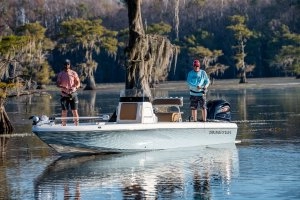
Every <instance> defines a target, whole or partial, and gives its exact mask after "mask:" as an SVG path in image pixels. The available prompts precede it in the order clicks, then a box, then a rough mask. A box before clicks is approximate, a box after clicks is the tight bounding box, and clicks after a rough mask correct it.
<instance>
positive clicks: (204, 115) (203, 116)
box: [202, 108, 207, 122]
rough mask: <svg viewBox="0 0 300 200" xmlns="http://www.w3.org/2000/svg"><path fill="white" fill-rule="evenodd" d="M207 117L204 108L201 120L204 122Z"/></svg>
mask: <svg viewBox="0 0 300 200" xmlns="http://www.w3.org/2000/svg"><path fill="white" fill-rule="evenodd" d="M206 117H207V110H206V109H205V108H202V120H203V121H204V122H206Z"/></svg>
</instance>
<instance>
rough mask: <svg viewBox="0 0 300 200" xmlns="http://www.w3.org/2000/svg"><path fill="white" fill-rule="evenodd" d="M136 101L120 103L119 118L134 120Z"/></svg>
mask: <svg viewBox="0 0 300 200" xmlns="http://www.w3.org/2000/svg"><path fill="white" fill-rule="evenodd" d="M137 106H138V105H137V104H136V103H122V106H121V108H120V109H121V110H120V120H136V112H137Z"/></svg>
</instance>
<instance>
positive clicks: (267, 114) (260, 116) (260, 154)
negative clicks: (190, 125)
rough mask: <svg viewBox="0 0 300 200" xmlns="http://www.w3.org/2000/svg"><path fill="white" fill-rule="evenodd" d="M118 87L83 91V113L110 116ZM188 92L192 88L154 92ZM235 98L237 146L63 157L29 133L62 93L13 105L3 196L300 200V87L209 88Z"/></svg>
mask: <svg viewBox="0 0 300 200" xmlns="http://www.w3.org/2000/svg"><path fill="white" fill-rule="evenodd" d="M118 95H119V93H118V92H115V91H94V92H80V96H79V99H80V109H79V113H80V115H81V116H85V115H93V116H97V115H99V114H103V113H112V112H113V111H114V109H115V106H116V105H117V102H118ZM156 95H157V96H167V95H168V96H173V97H175V96H183V98H184V106H183V111H184V118H187V117H188V116H189V110H188V105H189V101H188V94H187V92H186V91H180V90H179V91H178V90H171V91H167V90H162V91H156ZM218 98H224V99H226V100H227V101H229V102H230V103H231V107H232V120H233V121H235V122H236V123H237V124H238V127H239V129H238V136H237V140H239V141H241V142H240V143H238V144H236V145H229V146H228V145H227V146H215V147H198V148H190V149H181V150H168V151H156V152H144V153H137V154H114V155H105V156H86V157H79V158H64V159H61V158H59V157H58V156H57V155H56V154H55V153H54V152H53V151H52V150H51V149H49V148H48V146H46V145H45V144H43V143H42V142H41V141H40V140H39V139H38V138H36V137H35V136H34V135H32V134H31V131H30V129H31V124H30V123H31V122H30V121H29V120H28V117H29V116H31V115H32V114H38V115H41V114H46V115H53V114H54V115H57V116H59V115H60V106H59V94H58V93H57V92H51V93H50V95H33V96H23V97H20V98H18V99H14V100H10V101H9V102H7V106H6V110H7V112H8V114H9V117H10V119H11V120H12V121H13V123H14V127H15V129H16V131H15V132H16V134H15V135H14V137H9V136H4V137H3V136H2V137H0V144H1V148H0V150H1V156H0V199H22V200H23V199H253V198H256V199H300V190H299V188H300V181H299V180H300V171H299V169H300V161H299V160H300V145H299V144H300V123H299V122H300V105H299V99H300V88H299V87H290V88H278V89H240V90H233V89H230V90H210V92H209V94H208V99H218Z"/></svg>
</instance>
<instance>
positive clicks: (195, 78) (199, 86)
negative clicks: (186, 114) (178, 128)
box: [187, 60, 210, 122]
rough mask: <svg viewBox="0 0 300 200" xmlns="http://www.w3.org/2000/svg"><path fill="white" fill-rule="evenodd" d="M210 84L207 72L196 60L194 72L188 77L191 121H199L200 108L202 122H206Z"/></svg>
mask: <svg viewBox="0 0 300 200" xmlns="http://www.w3.org/2000/svg"><path fill="white" fill-rule="evenodd" d="M209 83H210V81H209V78H208V76H207V74H206V72H205V71H204V70H201V69H200V61H199V60H194V62H193V70H191V71H190V72H189V73H188V76H187V84H188V87H189V89H190V108H191V117H192V119H190V120H191V121H197V109H198V106H199V107H200V108H201V111H202V121H203V122H206V117H207V107H206V92H207V87H208V86H209Z"/></svg>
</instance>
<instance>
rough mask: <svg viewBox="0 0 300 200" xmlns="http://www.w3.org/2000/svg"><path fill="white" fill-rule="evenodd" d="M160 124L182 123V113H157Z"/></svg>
mask: <svg viewBox="0 0 300 200" xmlns="http://www.w3.org/2000/svg"><path fill="white" fill-rule="evenodd" d="M155 115H156V116H157V119H158V121H159V122H179V121H181V113H180V112H168V113H155Z"/></svg>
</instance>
